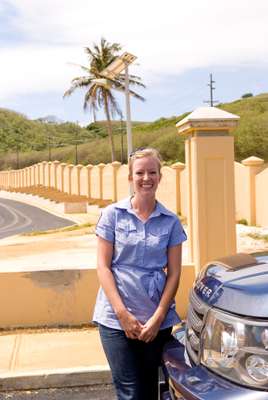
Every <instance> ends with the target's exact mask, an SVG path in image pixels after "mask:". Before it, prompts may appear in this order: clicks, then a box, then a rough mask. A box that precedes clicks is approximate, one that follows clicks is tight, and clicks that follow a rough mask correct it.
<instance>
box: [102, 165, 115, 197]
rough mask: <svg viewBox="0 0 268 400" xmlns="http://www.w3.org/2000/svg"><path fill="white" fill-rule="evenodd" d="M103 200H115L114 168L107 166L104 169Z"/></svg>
mask: <svg viewBox="0 0 268 400" xmlns="http://www.w3.org/2000/svg"><path fill="white" fill-rule="evenodd" d="M102 179H103V181H102V183H103V199H105V200H109V199H112V198H113V167H112V165H111V164H107V165H106V166H105V167H104V168H103V175H102Z"/></svg>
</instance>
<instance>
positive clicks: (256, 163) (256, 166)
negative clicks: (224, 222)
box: [242, 156, 264, 225]
mask: <svg viewBox="0 0 268 400" xmlns="http://www.w3.org/2000/svg"><path fill="white" fill-rule="evenodd" d="M242 164H243V165H245V166H246V167H247V168H248V184H249V193H250V199H249V221H248V223H249V225H256V175H257V174H258V173H259V172H260V171H261V170H262V168H263V164H264V160H263V159H262V158H259V157H254V156H252V157H248V158H246V159H245V160H243V161H242Z"/></svg>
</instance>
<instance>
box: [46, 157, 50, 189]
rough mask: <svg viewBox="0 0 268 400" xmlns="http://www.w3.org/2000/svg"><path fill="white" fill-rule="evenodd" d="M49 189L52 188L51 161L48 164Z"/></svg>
mask: <svg viewBox="0 0 268 400" xmlns="http://www.w3.org/2000/svg"><path fill="white" fill-rule="evenodd" d="M47 173H48V187H49V188H50V187H51V161H49V162H48V163H47Z"/></svg>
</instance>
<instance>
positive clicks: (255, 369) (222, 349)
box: [163, 253, 268, 400]
mask: <svg viewBox="0 0 268 400" xmlns="http://www.w3.org/2000/svg"><path fill="white" fill-rule="evenodd" d="M174 336H175V338H174V340H173V341H171V342H169V343H168V344H167V345H166V347H165V350H164V355H163V358H164V371H165V375H166V378H167V380H168V382H169V386H170V388H169V392H165V394H164V395H163V398H165V399H187V400H203V399H204V400H212V399H213V400H218V399H224V400H225V399H232V400H238V399H239V400H240V399H241V400H264V399H268V253H258V254H255V255H248V254H237V255H235V256H231V257H226V258H222V259H220V260H218V261H215V262H212V263H209V264H208V265H207V266H206V267H205V268H204V269H203V270H202V271H201V272H200V274H199V276H198V277H197V279H196V281H195V284H194V287H193V289H192V291H191V295H190V305H189V310H188V316H187V320H186V324H185V328H181V329H178V330H177V331H176V332H175V334H174Z"/></svg>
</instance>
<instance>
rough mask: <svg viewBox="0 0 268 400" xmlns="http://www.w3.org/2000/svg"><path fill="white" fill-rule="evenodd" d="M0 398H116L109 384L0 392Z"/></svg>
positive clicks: (41, 399) (40, 399) (33, 399)
mask: <svg viewBox="0 0 268 400" xmlns="http://www.w3.org/2000/svg"><path fill="white" fill-rule="evenodd" d="M0 400H116V396H115V393H114V390H113V388H112V387H111V385H98V386H81V387H75V388H64V389H39V390H25V391H10V392H0Z"/></svg>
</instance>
